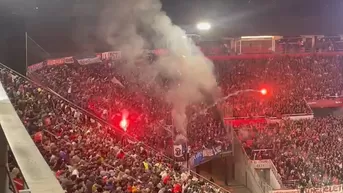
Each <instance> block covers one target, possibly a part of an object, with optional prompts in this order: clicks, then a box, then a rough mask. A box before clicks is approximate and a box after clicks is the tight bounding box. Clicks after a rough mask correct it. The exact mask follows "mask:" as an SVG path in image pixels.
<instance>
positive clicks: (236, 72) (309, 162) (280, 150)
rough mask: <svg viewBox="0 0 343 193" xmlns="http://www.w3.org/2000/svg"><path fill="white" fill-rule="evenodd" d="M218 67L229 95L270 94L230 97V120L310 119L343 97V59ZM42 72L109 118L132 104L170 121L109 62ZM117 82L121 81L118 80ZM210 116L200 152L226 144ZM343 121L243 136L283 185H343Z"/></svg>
mask: <svg viewBox="0 0 343 193" xmlns="http://www.w3.org/2000/svg"><path fill="white" fill-rule="evenodd" d="M215 68H216V70H215V72H216V75H217V77H218V82H219V85H220V88H221V89H222V91H223V93H224V95H229V94H230V93H234V92H236V91H240V90H246V89H256V90H258V89H260V88H263V87H266V88H267V89H268V91H269V93H268V95H267V96H261V95H260V94H258V93H256V92H246V93H241V94H239V95H237V96H233V97H230V98H229V99H228V100H227V104H224V107H225V108H231V111H230V112H231V116H234V117H256V116H268V117H281V116H282V115H284V114H308V113H311V112H312V111H311V109H310V108H309V106H308V105H307V103H306V100H311V99H322V98H325V97H327V96H341V95H342V88H343V87H342V86H343V85H342V84H343V81H342V80H343V77H342V73H343V71H342V57H341V56H330V57H325V56H316V55H314V56H310V57H289V56H285V57H274V58H268V59H243V60H228V61H216V62H215ZM37 73H38V74H39V76H41V77H44V78H43V79H42V80H43V83H45V84H46V85H48V86H49V87H51V88H52V89H54V90H55V91H56V92H58V93H60V94H61V95H62V96H65V97H66V98H68V99H70V100H71V101H73V102H74V103H76V104H78V105H80V106H82V107H84V108H87V109H90V110H92V111H93V112H95V113H97V114H98V116H100V117H103V118H105V117H106V116H109V115H111V116H112V115H113V114H116V113H118V109H122V108H123V107H125V108H127V107H128V106H130V107H132V108H131V109H130V111H132V112H135V111H140V112H144V113H143V114H144V116H143V117H144V118H145V123H153V122H154V121H155V120H158V121H160V120H163V119H166V117H168V116H169V115H168V113H167V112H168V105H167V104H163V102H156V101H161V100H159V99H155V98H151V96H149V95H148V94H147V93H148V92H149V89H148V88H146V87H145V86H142V85H139V84H137V82H139V81H137V80H132V79H130V78H127V77H124V76H123V75H121V74H119V73H118V72H117V71H116V70H115V68H113V67H109V66H107V65H95V66H92V65H89V66H72V65H70V66H57V67H51V68H43V69H42V70H40V71H38V72H37ZM113 77H116V79H115V80H114V81H113ZM130 77H131V78H132V77H134V75H132V76H130ZM114 84H117V86H113V85H114ZM118 84H119V86H118ZM128 87H130V89H128ZM68 88H69V89H68ZM123 88H126V89H123ZM137 88H139V89H137ZM142 91H143V92H142ZM139 92H140V93H139ZM156 104H158V105H157V106H156ZM119 114H120V113H119ZM139 115H141V114H139ZM226 116H227V115H226ZM208 117H212V116H204V117H203V118H200V120H199V121H198V122H197V123H198V124H199V123H200V124H202V126H201V127H198V125H196V124H195V125H193V127H192V129H191V130H190V131H192V132H190V133H189V135H190V141H191V143H190V144H192V145H193V148H194V147H200V146H202V144H204V142H205V141H206V140H207V139H213V140H214V141H218V140H219V139H220V138H219V136H220V134H221V133H220V132H219V131H220V130H216V129H215V128H216V127H217V126H218V125H216V124H217V123H216V122H213V121H204V120H208ZM341 122H342V121H341V120H340V119H337V118H333V117H329V118H322V119H314V120H305V121H286V122H281V123H279V124H267V125H265V124H261V125H259V126H256V125H254V124H252V125H250V126H246V127H244V128H249V129H248V132H244V131H245V130H244V128H243V129H242V128H240V132H241V133H240V137H241V139H242V140H243V141H244V144H245V146H246V148H247V152H250V155H251V158H255V159H261V158H271V159H272V160H273V161H274V164H275V165H276V166H277V168H278V171H279V173H280V175H281V176H282V180H283V181H292V180H294V181H297V182H299V183H303V182H304V183H305V182H306V184H307V185H313V186H318V185H322V184H329V183H340V182H341V180H342V179H343V176H342V174H341V172H340V171H341V169H342V163H341V161H340V158H341V155H340V153H339V147H340V141H341V139H340V138H339V137H338V136H339V134H340V131H339V128H340V125H341ZM153 125H156V124H153ZM241 129H242V130H241ZM242 132H243V136H242ZM246 133H248V134H246ZM192 136H193V137H192ZM247 136H248V139H246V138H247ZM199 139H200V140H199ZM333 139H334V140H333ZM223 140H224V139H222V140H221V142H223ZM313 140H317V141H318V143H314V141H313ZM195 142H197V143H195ZM191 149H192V148H191ZM256 149H268V150H267V151H265V153H263V154H261V153H259V154H254V153H253V152H256V151H253V150H256ZM328 150H334V151H328ZM262 152H264V151H262ZM309 152H311V153H309ZM266 156H268V157H266Z"/></svg>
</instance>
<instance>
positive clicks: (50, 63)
mask: <svg viewBox="0 0 343 193" xmlns="http://www.w3.org/2000/svg"><path fill="white" fill-rule="evenodd" d="M62 64H64V58H57V59H50V60H47V61H46V65H47V66H57V65H62Z"/></svg>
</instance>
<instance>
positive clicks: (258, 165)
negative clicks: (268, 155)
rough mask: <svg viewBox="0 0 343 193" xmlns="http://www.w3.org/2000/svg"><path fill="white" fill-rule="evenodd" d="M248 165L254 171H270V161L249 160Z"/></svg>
mask: <svg viewBox="0 0 343 193" xmlns="http://www.w3.org/2000/svg"><path fill="white" fill-rule="evenodd" d="M250 163H251V164H252V166H253V167H254V168H255V169H270V167H271V165H270V160H269V159H265V160H250Z"/></svg>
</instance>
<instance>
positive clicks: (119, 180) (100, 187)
mask: <svg viewBox="0 0 343 193" xmlns="http://www.w3.org/2000/svg"><path fill="white" fill-rule="evenodd" d="M0 80H1V82H2V84H3V85H4V87H5V90H6V92H7V94H8V96H9V98H10V99H11V102H12V104H13V105H14V108H15V109H16V111H17V113H18V115H19V117H20V118H21V120H22V122H23V123H24V125H25V127H26V128H27V130H28V132H29V134H31V135H32V136H33V140H34V141H35V143H36V145H37V147H38V148H39V150H40V152H41V153H42V155H43V157H44V158H45V159H46V161H47V163H48V164H49V165H50V167H51V169H52V171H53V172H54V173H55V175H56V177H57V179H58V180H59V181H60V183H61V185H62V187H63V188H64V189H65V190H66V192H68V193H69V192H70V193H75V192H76V193H95V192H99V193H100V192H101V193H105V192H107V193H109V192H116V193H120V192H123V193H124V192H146V193H148V192H159V193H166V192H172V193H177V192H179V193H181V192H184V193H187V192H188V193H193V192H209V193H211V192H213V193H214V192H222V190H220V189H219V188H218V187H215V186H214V185H213V184H211V183H210V182H208V181H205V180H204V179H203V178H200V177H197V176H196V175H195V174H193V173H189V172H188V171H185V170H184V169H183V168H182V167H181V166H180V165H179V164H178V163H176V162H174V161H173V160H171V159H169V158H167V157H165V156H164V155H163V154H161V153H159V151H154V150H153V149H151V148H149V147H148V146H145V145H144V144H143V143H142V142H140V141H138V140H136V139H135V138H134V137H131V136H129V133H125V132H122V131H121V130H113V128H112V127H110V126H108V125H107V124H103V123H99V122H98V121H96V120H95V119H92V118H90V117H88V116H87V115H84V114H83V113H80V112H79V111H77V110H75V109H74V108H73V107H72V106H71V105H70V104H68V103H67V102H65V101H64V100H62V99H61V98H59V97H58V96H57V95H54V94H53V93H51V92H48V91H46V90H44V89H42V88H41V87H40V86H37V85H35V84H34V83H32V82H30V81H28V80H27V79H24V78H22V77H20V76H17V75H16V74H14V73H12V72H10V71H9V70H7V69H0ZM136 132H139V131H136ZM154 135H155V134H153V133H151V134H150V136H154ZM161 136H163V135H158V137H161ZM150 141H151V140H150ZM13 173H14V174H16V175H18V171H16V170H15V171H14V172H13Z"/></svg>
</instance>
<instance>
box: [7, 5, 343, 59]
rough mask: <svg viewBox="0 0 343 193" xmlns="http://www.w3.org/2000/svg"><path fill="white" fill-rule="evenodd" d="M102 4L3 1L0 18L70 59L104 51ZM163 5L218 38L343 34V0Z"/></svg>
mask: <svg viewBox="0 0 343 193" xmlns="http://www.w3.org/2000/svg"><path fill="white" fill-rule="evenodd" d="M104 1H106V0H35V1H34V0H2V1H1V2H0V14H1V16H5V15H11V14H13V13H15V14H17V15H18V17H22V18H23V19H24V21H25V23H26V30H27V31H28V34H29V35H30V37H32V38H33V39H34V40H35V41H36V42H37V43H38V44H40V45H41V46H42V47H43V48H44V49H45V50H46V51H48V52H49V53H53V55H54V56H58V55H72V54H74V53H78V52H80V50H81V51H82V45H81V46H80V43H81V42H87V43H88V44H91V45H94V47H95V48H94V50H96V51H102V50H104V49H106V46H102V45H98V44H99V42H97V40H96V39H97V38H96V37H95V35H94V34H92V29H95V28H96V26H97V23H98V21H99V15H100V13H101V11H102V10H103V6H104V3H103V2H104ZM107 1H108V0H107ZM137 1H138V0H137ZM162 3H163V10H165V11H166V12H167V15H169V16H170V17H171V19H172V21H173V23H175V24H177V25H180V26H182V27H183V28H184V29H190V28H193V27H194V24H195V23H196V22H197V21H202V20H206V21H209V22H211V23H212V26H213V29H212V31H211V33H213V35H214V36H240V35H308V34H324V35H331V34H339V33H340V32H342V33H343V24H342V22H341V19H340V18H342V16H343V11H342V10H343V1H342V0H162ZM7 18H8V17H0V24H1V26H0V27H2V28H4V27H5V28H6V25H7V26H8V25H10V24H9V23H11V21H9V20H8V19H7ZM6 20H7V21H6ZM84 30H87V31H90V33H89V35H88V36H87V37H79V36H78V35H77V32H79V31H84ZM81 44H82V43H81Z"/></svg>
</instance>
